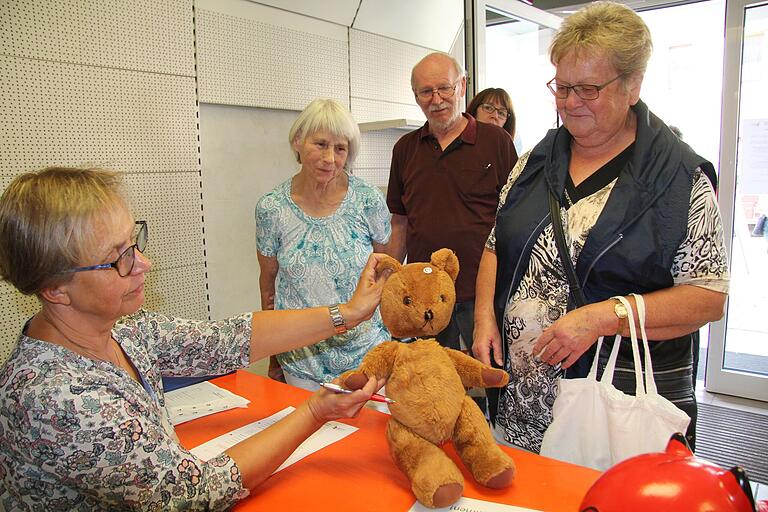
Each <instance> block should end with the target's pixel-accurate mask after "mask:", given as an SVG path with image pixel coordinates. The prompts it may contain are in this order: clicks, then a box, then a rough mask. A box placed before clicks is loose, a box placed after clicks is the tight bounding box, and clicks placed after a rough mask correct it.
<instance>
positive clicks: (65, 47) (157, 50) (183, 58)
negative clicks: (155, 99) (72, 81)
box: [0, 0, 195, 76]
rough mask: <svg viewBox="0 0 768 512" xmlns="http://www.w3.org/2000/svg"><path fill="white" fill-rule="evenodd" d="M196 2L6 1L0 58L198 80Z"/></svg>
mask: <svg viewBox="0 0 768 512" xmlns="http://www.w3.org/2000/svg"><path fill="white" fill-rule="evenodd" d="M191 9H192V6H191V1H190V0H162V1H159V2H158V1H156V0H131V1H130V2H125V1H123V0H49V1H32V2H31V1H29V0H3V1H2V2H0V53H2V54H5V55H15V56H18V57H26V58H30V59H44V60H54V61H59V62H69V63H73V64H87V65H90V66H105V67H116V68H123V69H133V70H142V71H154V72H158V73H169V74H177V75H186V76H194V65H195V62H194V53H193V52H192V51H191V49H192V45H193V42H194V41H193V39H194V33H193V31H192V26H193V22H192V11H191Z"/></svg>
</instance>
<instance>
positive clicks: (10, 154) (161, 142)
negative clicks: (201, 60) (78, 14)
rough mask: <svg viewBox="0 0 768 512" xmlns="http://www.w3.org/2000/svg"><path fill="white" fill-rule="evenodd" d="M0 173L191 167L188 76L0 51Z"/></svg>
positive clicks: (193, 139)
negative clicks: (65, 166)
mask: <svg viewBox="0 0 768 512" xmlns="http://www.w3.org/2000/svg"><path fill="white" fill-rule="evenodd" d="M0 105H1V106H2V108H1V109H0V140H2V141H3V151H0V172H2V174H14V175H15V174H17V173H18V172H20V171H22V170H29V169H35V168H38V167H42V166H43V165H50V164H52V163H62V162H68V163H69V164H77V165H80V164H95V165H102V166H107V167H110V168H115V169H120V170H122V171H126V172H151V173H157V172H178V171H180V170H184V171H188V172H197V128H196V126H197V118H196V104H195V81H194V78H193V77H183V76H173V75H167V74H157V73H146V72H140V71H130V70H123V69H112V68H101V67H93V66H82V65H76V64H66V63H60V62H50V61H40V60H35V59H25V58H18V57H9V56H0Z"/></svg>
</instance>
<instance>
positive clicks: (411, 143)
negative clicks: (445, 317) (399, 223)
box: [387, 114, 517, 302]
mask: <svg viewBox="0 0 768 512" xmlns="http://www.w3.org/2000/svg"><path fill="white" fill-rule="evenodd" d="M463 115H464V117H466V118H467V120H468V121H469V122H468V124H467V126H466V128H464V131H463V132H462V133H461V135H460V136H459V137H457V138H456V140H454V141H453V142H452V143H451V144H449V145H448V147H446V148H445V151H443V150H442V149H441V148H440V145H439V144H438V142H437V139H435V138H434V137H433V136H432V134H431V133H430V132H429V123H426V124H425V125H424V126H423V127H422V128H420V129H419V130H414V131H413V132H411V133H408V134H406V135H404V136H403V137H401V138H400V140H399V141H397V143H396V144H395V147H394V149H393V150H392V165H391V168H390V173H389V188H388V189H387V205H388V206H389V211H391V212H392V213H393V214H398V215H405V216H406V217H407V218H408V229H407V234H406V250H407V254H408V261H409V262H414V261H429V257H430V255H431V254H432V252H433V251H436V250H437V249H440V248H442V247H448V248H450V249H453V251H454V252H455V253H456V255H457V256H458V257H459V264H460V267H461V269H460V271H459V277H458V279H457V281H456V300H457V301H458V302H464V301H468V300H473V299H474V297H475V278H476V277H477V267H478V265H479V264H480V256H481V255H482V253H483V247H484V245H485V240H486V238H487V237H488V234H489V233H490V231H491V228H492V227H493V223H494V220H495V218H496V207H497V205H498V203H499V192H500V191H501V187H502V186H504V184H505V183H506V181H507V176H508V175H509V171H511V170H512V167H513V166H514V165H515V162H517V153H516V152H515V146H514V145H513V143H512V137H510V136H509V134H508V133H507V132H506V131H504V130H503V129H501V128H499V127H498V126H495V125H491V124H486V123H478V122H477V121H476V120H475V118H474V117H472V116H470V115H469V114H463Z"/></svg>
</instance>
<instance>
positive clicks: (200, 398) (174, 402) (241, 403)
mask: <svg viewBox="0 0 768 512" xmlns="http://www.w3.org/2000/svg"><path fill="white" fill-rule="evenodd" d="M249 403H250V400H248V399H246V398H243V397H241V396H239V395H236V394H234V393H232V392H231V391H229V390H227V389H224V388H220V387H219V386H216V385H215V384H211V383H210V382H208V381H204V382H198V383H197V384H193V385H191V386H187V387H185V388H180V389H174V390H173V391H169V392H167V393H166V394H165V408H166V410H167V411H168V416H169V417H170V419H171V424H173V425H179V424H181V423H184V422H185V421H189V420H194V419H197V418H202V417H203V416H208V415H209V414H213V413H216V412H221V411H226V410H228V409H233V408H235V407H247V406H248V404H249Z"/></svg>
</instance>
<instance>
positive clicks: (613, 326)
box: [474, 2, 728, 451]
mask: <svg viewBox="0 0 768 512" xmlns="http://www.w3.org/2000/svg"><path fill="white" fill-rule="evenodd" d="M651 47H652V45H651V36H650V32H649V30H648V27H647V26H646V25H645V23H644V22H643V20H642V19H641V18H640V17H639V16H638V15H637V14H635V13H634V12H633V11H632V10H631V9H629V8H628V7H626V6H624V5H622V4H617V3H613V2H595V3H591V4H588V5H587V6H586V7H584V8H582V9H581V10H579V11H578V12H576V13H575V14H572V15H571V16H569V17H568V18H566V19H565V21H564V22H563V24H562V26H561V27H560V30H559V32H558V33H557V35H556V36H555V37H554V39H553V41H552V44H551V46H550V59H551V61H552V63H553V64H554V66H555V77H554V78H553V79H552V80H551V81H550V82H549V83H548V84H547V85H548V86H549V89H550V90H551V92H552V94H553V95H554V97H555V103H556V107H557V111H558V114H559V115H560V118H561V119H562V122H563V126H561V127H560V128H558V129H555V130H550V131H549V133H547V135H546V136H545V137H544V139H542V140H541V141H540V142H539V143H538V144H537V145H536V146H535V147H534V148H533V149H532V150H531V151H529V152H528V153H526V154H524V155H523V156H522V157H520V159H519V160H518V162H517V165H516V166H515V168H514V169H513V170H512V172H511V173H510V175H509V180H508V182H507V184H506V185H505V187H504V189H503V190H502V191H501V196H500V202H499V210H498V212H497V215H496V224H495V227H494V229H493V231H492V232H491V234H490V236H489V238H488V241H487V243H486V248H485V252H484V253H483V257H482V260H481V263H480V270H479V272H478V278H477V299H476V306H475V340H474V341H475V344H474V354H475V356H476V357H477V358H478V359H480V360H481V361H484V362H486V363H488V362H489V361H490V359H491V358H493V359H494V360H495V361H496V363H498V364H500V365H504V368H505V369H506V370H507V371H508V372H509V375H510V380H509V384H508V386H507V388H506V389H504V390H502V391H501V392H500V399H499V402H498V409H497V410H496V407H494V406H493V405H491V418H492V419H493V421H494V422H495V428H496V433H497V437H498V439H499V440H500V441H505V442H507V443H510V444H512V445H515V446H518V447H521V448H524V449H527V450H531V451H539V449H540V447H541V441H542V437H543V435H544V432H545V430H546V429H547V427H548V425H549V423H550V422H551V421H552V404H553V402H554V400H555V397H556V396H557V390H558V385H557V379H558V378H560V377H562V376H564V373H565V377H583V376H585V374H586V370H587V369H589V367H590V366H591V364H592V359H593V357H594V350H595V349H594V344H595V342H596V341H597V339H598V338H599V337H600V336H605V341H606V343H604V344H603V346H602V351H601V354H600V361H601V368H602V367H604V365H605V362H606V360H607V357H608V354H609V353H610V350H611V348H612V345H613V339H614V335H616V334H621V335H622V336H628V335H629V327H628V325H627V320H626V318H627V315H626V313H627V311H626V309H624V308H623V306H620V304H621V302H620V301H618V299H614V298H612V297H615V296H618V295H623V296H627V295H629V294H631V293H638V294H642V295H643V296H644V299H645V304H646V309H647V321H646V325H647V326H648V337H649V339H650V340H652V341H651V357H652V360H653V370H654V373H655V374H657V375H656V383H657V386H658V388H659V392H660V393H661V394H662V395H663V396H664V397H666V398H667V399H669V400H671V401H672V402H673V403H674V404H675V405H676V406H677V407H679V408H680V409H682V410H683V411H685V412H686V413H687V414H688V415H689V416H690V417H691V419H692V421H691V423H690V427H689V430H688V433H687V435H688V439H689V441H690V442H691V444H693V443H692V442H693V440H694V438H693V436H694V433H695V431H696V399H695V396H694V392H693V386H692V353H691V343H692V335H693V333H695V332H696V331H697V330H698V329H699V327H701V326H702V325H704V324H706V323H707V322H711V321H714V320H717V319H719V318H720V317H721V316H722V315H723V306H724V304H725V298H726V294H727V292H728V265H727V261H726V253H725V246H724V243H723V227H722V223H721V220H720V213H719V210H718V207H717V202H716V199H715V194H714V192H713V188H712V185H711V183H710V181H709V180H708V179H707V177H706V176H705V173H706V172H708V171H707V170H708V169H711V164H710V163H709V162H707V161H706V160H704V159H703V158H702V157H700V156H699V155H697V154H695V153H694V152H693V151H692V150H691V148H690V147H688V146H687V145H685V144H684V143H682V142H681V141H680V139H679V138H678V137H677V136H675V134H674V133H672V131H671V130H670V129H669V128H668V127H667V125H665V124H664V122H663V121H662V120H661V119H659V118H658V117H656V116H655V115H654V114H653V113H651V112H650V111H649V110H648V107H647V106H646V105H645V103H643V102H642V101H641V100H640V86H641V85H642V82H643V75H644V73H645V69H646V65H647V63H648V59H649V57H650V54H651ZM550 199H551V201H550ZM553 218H554V219H555V221H554V222H555V224H553V220H552V219H553ZM553 225H555V226H561V227H562V231H563V232H564V233H563V234H564V236H562V237H559V236H556V233H557V232H558V231H559V230H558V231H556V230H554V229H553ZM559 241H561V243H558V242H559ZM559 245H560V246H562V249H561V250H559V249H558V246H559ZM571 266H573V268H574V271H573V272H570V267H571ZM566 269H568V271H566ZM569 274H570V275H571V276H572V278H571V279H568V277H567V276H568V275H569ZM627 298H628V300H629V302H630V303H631V304H632V305H633V307H634V299H632V298H631V297H627ZM635 317H637V315H635ZM616 368H617V369H616V375H615V377H614V382H613V383H614V385H615V386H616V387H617V388H619V389H620V390H622V391H624V392H627V391H629V392H631V393H634V390H635V381H634V377H633V376H634V373H633V371H632V370H631V369H632V368H634V365H633V364H632V354H631V349H630V346H629V343H628V341H627V340H625V341H623V342H622V345H621V347H620V353H619V361H618V364H617V365H616ZM600 371H602V370H600ZM489 394H490V393H489Z"/></svg>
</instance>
